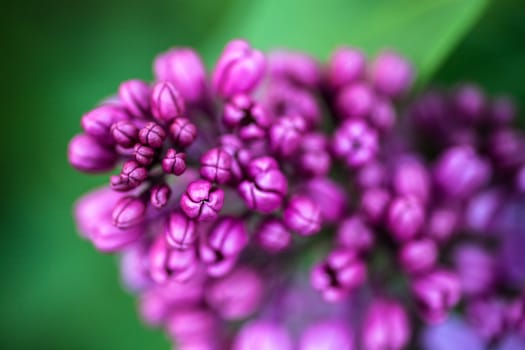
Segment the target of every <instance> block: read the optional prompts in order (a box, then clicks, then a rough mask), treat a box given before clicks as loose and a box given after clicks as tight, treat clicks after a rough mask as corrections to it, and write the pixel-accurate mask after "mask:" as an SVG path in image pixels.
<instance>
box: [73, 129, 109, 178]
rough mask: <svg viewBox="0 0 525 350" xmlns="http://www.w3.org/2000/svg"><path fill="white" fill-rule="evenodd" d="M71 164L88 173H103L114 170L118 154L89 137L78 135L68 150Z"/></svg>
mask: <svg viewBox="0 0 525 350" xmlns="http://www.w3.org/2000/svg"><path fill="white" fill-rule="evenodd" d="M67 157H68V160H69V163H70V164H71V165H72V166H73V167H74V168H75V169H77V170H80V171H83V172H87V173H102V172H106V171H108V170H111V169H113V167H114V166H115V164H116V163H117V159H118V158H117V154H116V153H115V152H113V151H112V150H111V149H109V148H106V147H105V146H103V145H101V144H100V143H98V142H97V140H96V139H95V138H93V137H92V136H89V135H83V134H80V135H76V136H75V137H73V138H72V139H71V141H70V142H69V145H68V149H67Z"/></svg>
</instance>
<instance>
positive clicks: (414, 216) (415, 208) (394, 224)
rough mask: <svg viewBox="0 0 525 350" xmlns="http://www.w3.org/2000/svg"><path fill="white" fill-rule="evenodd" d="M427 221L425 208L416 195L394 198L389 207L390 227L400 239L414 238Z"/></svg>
mask: <svg viewBox="0 0 525 350" xmlns="http://www.w3.org/2000/svg"><path fill="white" fill-rule="evenodd" d="M424 223H425V210H424V208H423V206H422V205H421V202H420V201H419V199H417V198H416V197H414V196H401V197H397V198H394V199H393V200H392V202H391V204H390V207H389V209H388V228H389V229H390V232H391V234H392V235H393V237H394V238H395V239H396V240H398V241H400V242H404V241H408V240H411V239H413V238H414V237H415V236H416V235H417V234H418V233H419V231H420V230H421V228H422V226H423V224H424Z"/></svg>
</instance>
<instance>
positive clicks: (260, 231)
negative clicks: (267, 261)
mask: <svg viewBox="0 0 525 350" xmlns="http://www.w3.org/2000/svg"><path fill="white" fill-rule="evenodd" d="M254 238H255V241H256V242H257V244H258V245H259V246H260V247H262V248H263V249H264V250H266V251H268V252H270V253H279V252H282V251H283V250H285V249H286V248H288V247H290V245H291V244H292V234H291V233H290V231H289V230H288V229H287V228H286V226H285V225H284V224H283V223H282V222H281V221H280V220H277V219H272V218H270V219H266V220H264V221H263V222H261V224H260V225H259V227H258V228H257V230H256V231H255V237H254Z"/></svg>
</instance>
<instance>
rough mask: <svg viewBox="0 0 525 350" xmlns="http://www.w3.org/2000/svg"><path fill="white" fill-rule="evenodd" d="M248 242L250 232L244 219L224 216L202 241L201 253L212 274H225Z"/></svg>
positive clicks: (209, 272)
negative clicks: (245, 225) (247, 230)
mask: <svg viewBox="0 0 525 350" xmlns="http://www.w3.org/2000/svg"><path fill="white" fill-rule="evenodd" d="M247 244H248V233H247V232H246V228H245V227H244V223H243V222H242V220H240V219H237V218H233V217H223V218H221V219H220V220H219V221H218V222H217V223H216V224H215V226H214V227H213V228H212V229H211V230H210V232H209V233H208V235H207V237H206V239H205V240H203V241H202V242H201V244H200V246H199V253H200V254H199V255H200V258H201V260H202V261H203V262H204V263H205V264H206V265H207V266H208V274H209V275H210V276H223V275H224V274H226V273H228V272H229V271H230V270H231V269H232V268H233V266H234V265H235V263H236V262H237V258H238V257H239V254H240V253H241V252H242V250H243V249H244V248H245V247H246V245H247Z"/></svg>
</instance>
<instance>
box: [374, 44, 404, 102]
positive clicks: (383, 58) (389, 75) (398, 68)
mask: <svg viewBox="0 0 525 350" xmlns="http://www.w3.org/2000/svg"><path fill="white" fill-rule="evenodd" d="M412 79H413V72H412V66H411V65H410V63H408V61H407V60H405V59H404V58H403V57H401V56H400V55H398V54H397V53H395V52H391V51H385V52H382V53H380V54H379V55H378V56H377V57H376V59H375V61H374V64H373V67H372V84H373V85H374V88H375V89H376V90H377V91H379V92H380V93H382V94H385V95H387V96H389V97H399V96H400V95H402V94H403V93H405V92H406V91H407V90H408V89H409V88H410V85H411V84H412Z"/></svg>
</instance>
